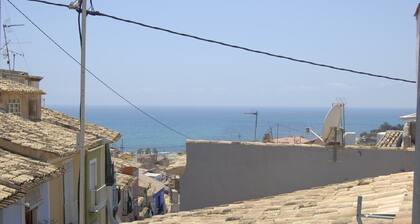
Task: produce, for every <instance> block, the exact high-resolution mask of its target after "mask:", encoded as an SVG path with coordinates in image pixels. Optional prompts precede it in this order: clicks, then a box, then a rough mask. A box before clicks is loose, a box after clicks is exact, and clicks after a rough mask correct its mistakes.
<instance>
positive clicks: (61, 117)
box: [41, 107, 121, 142]
mask: <svg viewBox="0 0 420 224" xmlns="http://www.w3.org/2000/svg"><path fill="white" fill-rule="evenodd" d="M41 120H42V121H45V122H48V123H51V124H55V125H59V126H62V127H65V128H69V129H72V130H76V131H78V130H79V127H80V122H79V120H77V119H76V118H73V117H70V116H68V115H66V114H64V113H61V112H58V111H55V110H52V109H49V108H45V107H43V108H42V109H41ZM85 127H86V133H89V134H91V135H95V136H97V137H100V138H105V139H107V140H109V141H112V142H115V141H118V139H119V138H120V137H121V135H120V133H118V132H116V131H113V130H111V129H109V128H105V127H102V126H99V125H96V124H92V123H86V126H85Z"/></svg>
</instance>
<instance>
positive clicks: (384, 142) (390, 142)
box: [376, 130, 402, 147]
mask: <svg viewBox="0 0 420 224" xmlns="http://www.w3.org/2000/svg"><path fill="white" fill-rule="evenodd" d="M401 139H402V131H398V130H395V131H394V130H390V131H386V133H385V135H384V137H382V139H381V140H380V141H379V142H378V143H377V144H376V146H377V147H397V146H398V143H399V142H401Z"/></svg>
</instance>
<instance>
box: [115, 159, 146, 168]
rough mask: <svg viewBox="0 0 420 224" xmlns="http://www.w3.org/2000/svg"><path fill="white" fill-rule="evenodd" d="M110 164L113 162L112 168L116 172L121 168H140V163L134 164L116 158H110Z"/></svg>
mask: <svg viewBox="0 0 420 224" xmlns="http://www.w3.org/2000/svg"><path fill="white" fill-rule="evenodd" d="M112 162H114V167H115V169H116V170H117V171H118V170H119V169H121V168H124V167H135V168H141V164H140V163H136V162H133V161H129V160H124V159H121V158H118V157H112Z"/></svg>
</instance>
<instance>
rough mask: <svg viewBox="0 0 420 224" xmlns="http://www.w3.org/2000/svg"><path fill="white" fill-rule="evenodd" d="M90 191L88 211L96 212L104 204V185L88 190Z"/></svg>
mask: <svg viewBox="0 0 420 224" xmlns="http://www.w3.org/2000/svg"><path fill="white" fill-rule="evenodd" d="M89 193H90V205H89V212H91V213H98V212H99V211H101V210H102V209H103V208H104V207H105V206H106V199H107V194H106V185H102V186H101V187H99V188H97V189H92V190H89Z"/></svg>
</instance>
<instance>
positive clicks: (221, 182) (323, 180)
mask: <svg viewBox="0 0 420 224" xmlns="http://www.w3.org/2000/svg"><path fill="white" fill-rule="evenodd" d="M187 158H188V163H187V167H186V170H185V173H184V175H183V176H182V178H181V186H180V191H181V200H180V201H181V209H182V210H190V209H196V208H202V207H206V206H214V205H220V204H225V203H231V202H235V201H240V200H247V199H253V198H261V197H264V196H270V195H276V194H280V193H286V192H292V191H296V190H300V189H306V188H311V187H317V186H322V185H327V184H332V183H339V182H344V181H348V180H354V179H360V178H364V177H373V176H379V175H386V174H390V173H396V172H401V171H410V170H412V169H413V152H410V151H401V150H377V149H367V148H365V149H349V148H346V149H338V150H334V149H333V148H325V147H317V146H302V145H295V146H293V145H281V146H279V145H277V146H275V145H269V144H262V143H248V144H245V143H231V142H209V141H189V142H187Z"/></svg>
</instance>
